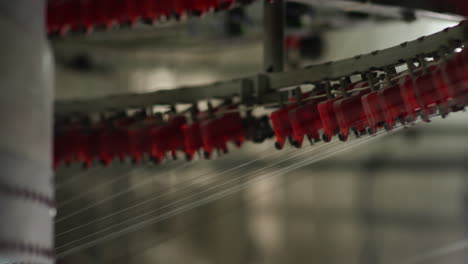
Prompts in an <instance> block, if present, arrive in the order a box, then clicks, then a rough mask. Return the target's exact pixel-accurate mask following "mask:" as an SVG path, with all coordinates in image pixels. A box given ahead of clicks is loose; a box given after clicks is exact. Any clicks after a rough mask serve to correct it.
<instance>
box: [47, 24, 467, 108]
mask: <svg viewBox="0 0 468 264" xmlns="http://www.w3.org/2000/svg"><path fill="white" fill-rule="evenodd" d="M467 28H468V22H461V23H460V25H458V26H455V27H451V28H447V29H445V30H443V31H441V32H438V33H435V34H432V35H429V36H426V37H421V38H419V39H417V40H413V41H409V42H405V43H402V44H400V45H398V46H394V47H391V48H388V49H384V50H380V51H374V52H371V53H368V54H363V55H358V56H355V57H353V58H348V59H344V60H340V61H334V62H329V63H325V64H319V65H311V66H309V67H306V68H304V69H299V70H294V71H287V72H272V73H266V74H257V75H253V76H248V77H245V78H241V79H237V80H230V81H224V82H219V83H215V84H208V85H200V86H193V87H181V88H177V89H172V90H165V91H157V92H154V93H149V94H122V95H115V96H108V97H104V98H97V99H93V100H81V101H73V100H64V101H59V102H56V104H55V106H56V114H59V115H70V114H73V113H92V112H102V111H106V110H123V109H127V108H130V107H145V106H149V105H164V104H175V103H193V102H196V101H199V100H204V99H211V98H230V97H232V96H234V95H242V96H243V97H246V98H248V96H250V95H251V94H253V95H254V96H255V97H256V98H257V99H258V101H260V103H268V102H276V101H277V100H278V96H277V95H276V94H275V93H276V92H275V90H278V89H281V88H286V87H293V86H297V85H302V84H310V83H318V82H321V81H323V80H326V79H329V80H338V79H340V78H343V77H346V76H349V75H354V74H362V73H366V72H367V71H369V70H371V69H380V70H383V69H384V68H386V67H388V66H395V65H399V64H402V63H404V62H405V61H406V60H407V59H410V58H415V57H416V56H418V55H422V54H426V55H428V54H434V53H436V52H437V51H438V50H439V49H440V48H441V47H448V46H452V45H453V43H457V42H459V43H462V42H466V40H467V36H466V35H465V30H466V29H467ZM269 38H271V36H270V37H269ZM276 43H279V42H276ZM281 45H282V44H281ZM267 49H268V53H267V51H265V52H266V54H272V56H271V57H268V56H265V60H266V59H267V57H268V58H269V59H271V58H273V55H278V53H274V52H273V51H272V50H273V48H272V47H267ZM275 49H278V47H276V48H275ZM279 54H282V51H280V52H279ZM279 58H283V57H282V55H281V57H278V58H276V60H277V61H276V64H277V66H278V67H277V69H278V68H280V67H279V65H280V64H281V65H282V63H280V59H279ZM269 61H273V59H271V60H269ZM281 61H282V60H281ZM281 68H282V67H281ZM245 83H251V84H252V85H251V86H252V87H247V86H246V85H245ZM245 88H248V89H245Z"/></svg>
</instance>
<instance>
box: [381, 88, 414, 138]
mask: <svg viewBox="0 0 468 264" xmlns="http://www.w3.org/2000/svg"><path fill="white" fill-rule="evenodd" d="M378 96H379V102H380V105H381V108H382V112H383V115H384V119H385V128H386V129H387V130H391V129H392V128H393V127H395V124H396V120H399V121H400V122H401V123H402V124H404V123H405V120H406V119H407V116H408V113H407V112H406V105H405V101H404V100H403V97H402V96H401V89H400V85H398V84H392V85H390V86H388V87H384V88H383V89H382V90H380V91H379V92H378Z"/></svg>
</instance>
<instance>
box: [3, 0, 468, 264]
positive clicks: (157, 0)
mask: <svg viewBox="0 0 468 264" xmlns="http://www.w3.org/2000/svg"><path fill="white" fill-rule="evenodd" d="M21 1H24V0H21ZM0 3H1V1H0ZM1 7H2V6H1V5H0V8H1ZM467 13H468V12H467V4H466V3H464V1H456V0H448V1H436V0H434V1H423V0H421V1H403V0H401V1H399V0H380V1H378V0H376V1H341V0H333V1H332V0H329V1H320V0H294V1H284V0H271V1H269V0H262V1H261V0H174V1H167V0H48V1H46V19H45V20H46V22H45V30H46V32H47V33H46V34H47V36H48V38H49V42H50V44H51V46H52V49H53V53H54V56H55V70H56V77H55V86H56V87H55V108H54V111H55V112H54V124H53V126H54V129H53V130H54V135H53V141H54V142H53V143H54V144H53V167H54V169H55V172H56V177H55V192H56V196H57V203H56V205H55V204H54V202H53V199H52V198H50V196H51V195H48V196H41V195H38V194H37V193H32V194H31V193H29V192H24V191H21V190H20V191H16V192H14V191H15V190H14V191H11V190H10V189H5V188H4V190H3V189H2V188H1V187H2V186H1V185H0V194H1V193H2V192H7V193H13V194H15V195H16V196H18V197H22V198H24V199H32V200H33V201H35V202H39V203H41V204H42V205H44V204H45V205H46V206H47V208H49V212H48V215H49V214H50V215H51V217H52V218H53V216H55V215H54V211H55V206H56V209H57V210H58V211H57V213H58V214H57V217H56V218H55V221H54V224H55V234H54V235H55V250H53V249H52V248H53V247H54V246H52V245H49V244H50V243H51V238H50V237H47V236H45V235H44V234H43V233H47V232H46V231H47V230H48V229H47V230H46V228H42V229H43V230H42V233H40V234H41V235H42V236H41V237H42V238H41V239H43V240H38V241H40V243H42V244H44V245H47V247H44V248H42V247H34V246H31V247H29V246H23V244H18V245H19V246H18V245H17V244H15V243H16V242H15V243H13V244H7V243H5V242H3V241H2V235H3V233H8V234H9V233H11V232H13V231H11V232H10V231H8V230H3V231H5V232H3V231H2V230H0V231H2V232H0V251H5V250H6V251H12V249H14V250H18V251H19V252H20V253H21V254H30V255H31V254H32V255H34V254H36V255H37V256H35V257H34V258H31V259H28V261H29V260H31V261H33V260H34V261H36V260H37V259H39V260H41V261H42V259H40V258H43V259H46V261H48V262H47V263H50V262H52V261H53V259H54V257H57V259H58V263H75V262H76V263H118V262H122V263H133V262H135V263H155V262H163V263H186V262H191V263H293V262H294V263H310V262H311V259H308V258H310V257H311V256H313V257H316V258H314V262H317V263H343V261H349V262H350V263H360V264H367V263H369V264H370V263H372V264H376V263H379V262H380V263H392V264H393V263H398V264H399V263H401V261H400V260H401V259H407V261H406V262H402V263H405V264H419V263H422V262H424V261H426V260H427V259H428V258H431V257H432V256H433V255H436V256H439V255H438V254H439V253H440V254H442V255H443V254H445V253H446V252H451V251H450V250H453V247H448V248H442V249H440V250H439V251H436V252H435V253H431V254H433V255H431V254H429V255H418V254H419V253H420V252H421V251H424V250H426V249H432V247H436V246H439V245H440V243H445V242H453V238H457V239H462V240H461V242H459V243H455V246H454V247H455V248H457V249H456V250H458V249H460V248H464V247H463V245H465V244H466V243H467V242H466V241H465V240H463V239H466V238H465V233H466V230H468V228H467V227H466V215H467V213H466V208H468V206H467V205H466V201H467V199H466V197H468V194H467V193H468V192H467V191H466V190H468V189H467V188H468V187H467V186H468V185H466V179H465V178H466V177H465V176H463V175H465V174H466V170H467V167H466V158H467V157H466V155H465V154H466V153H465V152H466V151H465V148H466V146H465V145H466V144H465V142H464V140H463V139H464V138H463V136H464V135H466V128H465V127H464V126H463V124H465V123H466V118H463V116H464V115H465V113H464V112H465V108H466V106H467V104H468V50H467V48H466V41H467V37H468V24H467V22H466V20H465V16H464V15H466V14H467ZM20 14H21V13H20ZM418 23H419V24H418ZM389 24H390V25H393V24H399V25H400V27H399V28H398V29H394V28H392V27H387V25H389ZM371 26H372V27H371ZM423 26H424V27H423ZM412 27H414V28H415V29H414V32H410V31H411V30H410V29H411V28H412ZM362 28H363V29H362ZM384 28H385V30H384ZM395 28H396V27H395ZM422 28H424V31H423V30H421V31H420V29H422ZM444 28H445V29H444ZM41 30H44V29H41ZM358 30H361V31H360V33H359V34H358V33H356V32H359V31H358ZM380 31H381V32H380ZM43 33H44V32H43ZM372 41H374V42H373V43H371V42H372ZM44 42H45V40H44ZM24 44H29V45H33V42H32V41H31V43H25V42H24ZM24 50H28V49H24ZM17 53H21V52H17ZM23 63H25V62H23ZM31 80H32V79H31ZM22 85H23V86H24V84H22ZM18 96H19V95H18ZM32 98H33V97H32ZM5 100H8V99H5ZM12 102H13V101H12ZM12 102H10V104H11V105H14V104H13V103H12ZM30 105H33V104H32V103H31V104H30ZM18 107H19V106H18ZM38 109H39V108H38ZM39 112H40V111H38V113H39ZM40 113H42V112H40ZM25 120H28V119H25ZM13 123H14V122H13ZM416 123H424V126H419V127H418V128H411V129H405V128H408V127H412V126H413V125H414V124H416ZM428 123H430V124H428ZM15 124H16V123H15ZM31 124H32V123H31ZM33 130H34V129H31V130H27V129H26V130H25V132H27V131H33ZM38 131H42V130H40V129H38ZM44 131H45V130H44ZM457 131H458V132H457ZM38 134H40V135H43V136H46V135H48V133H46V132H44V133H42V132H41V133H39V132H38ZM383 135H392V136H389V137H387V138H385V139H384V138H383V137H382V136H383ZM447 135H448V136H447ZM447 137H448V138H449V139H447ZM38 141H40V142H44V144H46V143H47V140H38ZM366 142H372V143H373V144H368V145H366V147H365V148H364V147H361V148H359V149H356V151H355V152H353V153H349V152H347V153H348V154H346V155H343V154H338V152H341V151H345V150H346V149H349V148H351V147H353V146H357V145H360V144H364V143H366ZM421 142H422V143H421ZM444 145H446V146H448V147H447V149H444ZM448 148H450V150H451V151H449V150H448ZM279 150H281V151H279ZM38 152H39V150H38ZM41 153H44V155H43V156H44V157H43V162H49V161H50V160H49V158H50V157H49V156H51V155H46V151H41ZM46 156H47V157H46ZM330 157H332V159H329V160H324V159H325V158H330ZM321 160H324V161H322V162H319V161H321ZM189 161H190V162H189ZM15 164H16V163H15ZM305 166H308V167H305ZM16 167H21V166H16ZM83 168H85V169H83ZM304 168H307V169H304ZM32 170H34V167H33V168H32V169H31V170H29V171H28V172H30V171H32ZM37 171H39V170H37ZM439 171H440V172H441V174H442V175H439V176H445V175H443V174H444V173H445V174H447V178H444V177H437V176H433V175H432V174H431V173H434V174H436V173H438V172H439ZM427 172H430V173H427ZM11 174H12V175H13V173H11ZM44 174H45V173H44ZM295 174H297V175H302V176H307V177H297V178H302V179H305V180H303V181H302V182H303V184H302V185H301V186H299V185H295V186H294V184H293V179H294V177H293V176H294V175H295ZM387 174H388V175H387ZM459 174H460V175H462V176H460V177H458V176H459ZM297 175H296V176H297ZM343 175H346V176H345V177H342V176H343ZM418 175H419V176H418ZM427 175H429V176H427ZM283 176H284V177H283ZM290 176H291V177H290ZM348 176H349V177H348ZM394 176H398V177H394ZM424 176H427V177H426V178H424ZM275 177H276V179H275ZM11 178H12V179H13V178H14V177H11ZM41 179H42V180H44V182H45V181H46V178H45V177H43V178H41ZM427 179H429V180H427ZM26 182H27V181H26ZM0 184H1V182H0ZM28 184H29V185H31V186H30V187H31V189H32V190H34V188H35V186H33V185H34V181H31V182H29V183H28ZM49 184H50V183H49ZM272 186H273V187H275V186H276V187H279V188H280V189H281V190H277V189H275V191H274V192H271V193H269V195H266V196H265V195H263V194H265V193H266V191H265V189H272V190H273V188H272ZM293 186H294V187H293ZM49 191H50V190H49ZM233 194H236V195H233ZM229 195H232V196H229ZM460 197H461V198H460ZM438 202H440V203H441V204H442V203H443V205H437V204H438ZM436 205H437V206H436ZM233 208H235V209H233ZM194 209H197V210H194ZM52 215H53V216H52ZM14 217H16V215H13V216H12V217H11V219H14ZM27 219H34V216H30V215H29V217H27ZM337 219H338V220H339V221H338V220H337ZM49 220H50V219H49ZM303 220H304V221H303ZM13 221H14V220H9V223H12V222H13ZM29 221H32V220H29ZM340 221H343V222H340ZM46 222H47V221H43V222H41V223H42V224H43V225H45V224H49V225H50V223H49V222H47V223H46ZM337 222H339V223H338V224H337ZM44 223H45V224H44ZM30 224H31V223H30ZM31 225H32V224H31ZM21 226H22V225H18V227H17V229H18V230H19V229H23V230H29V229H28V228H27V227H26V225H25V227H24V228H22V227H21ZM49 233H51V232H49ZM181 234H182V235H181ZM427 234H429V235H427ZM36 235H37V234H36ZM178 235H180V236H178ZM425 235H427V237H426V236H425ZM439 235H440V236H439ZM180 237H182V238H180ZM41 241H42V242H41ZM44 241H47V242H44ZM401 241H403V242H401ZM2 243H3V244H5V245H3V244H2ZM47 243H49V244H47ZM35 244H39V242H37V243H35ZM162 245H166V246H162ZM402 245H405V246H402ZM407 248H408V252H410V253H411V254H410V253H408V252H406V251H405V250H406V249H407ZM311 249H313V250H311ZM54 251H55V252H54ZM31 252H32V253H31ZM415 252H417V253H418V254H416V257H413V256H412V255H413V253H415ZM2 256H3V255H2ZM1 260H2V259H0V262H1ZM39 260H38V261H39ZM460 260H462V262H460ZM465 260H466V256H461V257H460V256H457V257H456V258H455V257H454V258H453V260H452V259H451V260H449V262H443V263H464V262H465ZM395 261H396V262H395ZM398 261H400V262H398ZM431 261H432V260H431ZM450 261H452V262H450ZM27 263H29V262H27ZM34 263H35V262H34ZM431 263H432V262H431ZM434 263H438V262H434Z"/></svg>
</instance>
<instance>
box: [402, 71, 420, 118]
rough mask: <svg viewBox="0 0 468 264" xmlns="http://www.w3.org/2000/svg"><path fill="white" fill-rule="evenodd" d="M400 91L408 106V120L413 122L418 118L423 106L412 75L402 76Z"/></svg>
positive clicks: (406, 106)
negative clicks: (419, 100) (417, 95)
mask: <svg viewBox="0 0 468 264" xmlns="http://www.w3.org/2000/svg"><path fill="white" fill-rule="evenodd" d="M400 93H401V97H402V98H403V102H404V105H405V108H406V113H407V120H406V121H409V122H412V121H414V120H416V117H417V114H418V111H419V110H420V109H421V106H420V105H419V102H418V100H417V98H416V93H415V92H414V81H413V79H412V78H411V76H410V75H405V76H402V78H401V81H400Z"/></svg>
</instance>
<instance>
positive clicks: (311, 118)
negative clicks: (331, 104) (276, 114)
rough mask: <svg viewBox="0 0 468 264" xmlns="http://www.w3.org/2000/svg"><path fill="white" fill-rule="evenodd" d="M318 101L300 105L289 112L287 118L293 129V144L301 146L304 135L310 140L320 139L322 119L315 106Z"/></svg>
mask: <svg viewBox="0 0 468 264" xmlns="http://www.w3.org/2000/svg"><path fill="white" fill-rule="evenodd" d="M317 103H318V101H312V102H308V103H306V104H304V105H300V106H298V107H297V108H295V109H293V110H291V111H290V112H289V119H290V122H291V126H292V130H293V139H294V145H295V146H296V147H301V146H302V142H303V140H304V136H307V137H308V139H309V140H310V141H311V142H312V141H313V140H315V141H318V140H319V139H320V133H319V131H320V129H322V121H321V120H320V115H319V112H318V108H317Z"/></svg>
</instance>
